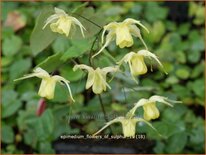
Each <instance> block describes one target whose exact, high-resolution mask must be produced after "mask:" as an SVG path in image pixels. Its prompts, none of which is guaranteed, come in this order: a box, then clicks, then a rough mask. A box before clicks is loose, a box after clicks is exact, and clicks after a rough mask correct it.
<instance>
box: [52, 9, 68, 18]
mask: <svg viewBox="0 0 206 155" xmlns="http://www.w3.org/2000/svg"><path fill="white" fill-rule="evenodd" d="M54 11H55V14H59V15H65V16H66V15H67V16H68V14H66V12H65V11H64V10H62V9H59V8H57V7H55V8H54Z"/></svg>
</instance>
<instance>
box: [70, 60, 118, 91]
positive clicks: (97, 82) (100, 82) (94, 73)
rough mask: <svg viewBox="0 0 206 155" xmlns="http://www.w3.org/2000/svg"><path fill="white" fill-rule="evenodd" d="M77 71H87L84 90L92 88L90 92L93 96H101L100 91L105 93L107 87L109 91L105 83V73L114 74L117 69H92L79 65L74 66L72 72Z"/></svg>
mask: <svg viewBox="0 0 206 155" xmlns="http://www.w3.org/2000/svg"><path fill="white" fill-rule="evenodd" d="M77 69H85V70H87V71H88V78H87V83H86V89H89V88H90V87H91V86H92V90H93V92H94V93H95V94H101V93H102V91H106V88H107V87H108V88H109V89H111V88H110V86H109V84H108V83H107V81H106V75H107V73H109V72H116V71H117V70H118V67H105V68H102V69H100V68H99V67H98V68H96V69H93V68H92V67H90V66H87V65H84V64H81V65H75V66H74V68H73V70H74V71H76V70H77Z"/></svg>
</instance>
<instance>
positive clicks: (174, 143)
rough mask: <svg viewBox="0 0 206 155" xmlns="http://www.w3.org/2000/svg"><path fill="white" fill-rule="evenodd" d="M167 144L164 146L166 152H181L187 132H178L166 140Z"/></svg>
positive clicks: (185, 141) (185, 142)
mask: <svg viewBox="0 0 206 155" xmlns="http://www.w3.org/2000/svg"><path fill="white" fill-rule="evenodd" d="M167 142H168V144H167V147H166V151H167V153H181V152H182V150H183V149H184V147H185V145H186V144H187V133H185V132H180V133H177V134H175V135H173V136H172V137H170V138H169V139H168V140H167Z"/></svg>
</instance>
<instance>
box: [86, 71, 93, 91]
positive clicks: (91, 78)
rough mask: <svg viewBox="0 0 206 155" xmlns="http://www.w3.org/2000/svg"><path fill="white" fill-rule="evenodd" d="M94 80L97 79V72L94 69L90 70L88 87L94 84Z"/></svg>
mask: <svg viewBox="0 0 206 155" xmlns="http://www.w3.org/2000/svg"><path fill="white" fill-rule="evenodd" d="M94 80H95V73H94V71H90V72H89V73H88V78H87V83H86V89H89V88H90V87H91V86H92V85H93V84H94Z"/></svg>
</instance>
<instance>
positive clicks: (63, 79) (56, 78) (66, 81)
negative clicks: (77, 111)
mask: <svg viewBox="0 0 206 155" xmlns="http://www.w3.org/2000/svg"><path fill="white" fill-rule="evenodd" d="M52 78H53V79H55V80H56V81H57V82H61V81H62V82H64V83H65V84H66V86H67V89H68V90H69V95H70V97H71V99H72V101H73V102H75V100H74V98H73V97H72V92H71V88H70V86H69V84H68V83H69V81H68V80H66V79H65V78H63V77H61V76H59V75H54V76H52Z"/></svg>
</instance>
